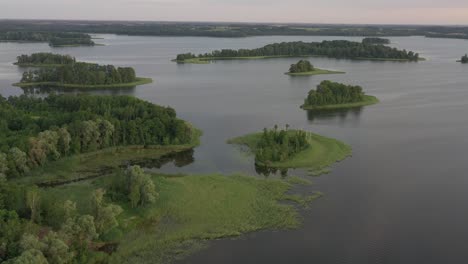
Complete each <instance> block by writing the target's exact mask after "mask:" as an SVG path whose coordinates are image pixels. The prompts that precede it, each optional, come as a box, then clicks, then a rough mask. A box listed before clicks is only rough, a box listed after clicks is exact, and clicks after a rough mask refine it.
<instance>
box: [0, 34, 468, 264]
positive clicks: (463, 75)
mask: <svg viewBox="0 0 468 264" xmlns="http://www.w3.org/2000/svg"><path fill="white" fill-rule="evenodd" d="M105 38H106V39H105V40H101V41H100V42H102V43H105V44H108V46H103V47H93V48H88V47H82V48H63V49H54V52H57V51H58V52H61V53H70V54H72V55H74V56H76V57H77V59H79V60H85V61H93V62H99V63H109V64H116V65H129V66H133V67H135V68H136V69H137V72H138V73H139V75H141V76H145V77H152V78H154V79H155V83H153V84H149V85H145V86H140V87H137V88H135V89H123V90H118V91H99V92H102V93H107V94H130V95H134V96H137V97H139V98H143V99H145V100H149V101H151V102H155V103H158V104H162V105H170V106H172V107H174V108H175V109H176V110H177V112H178V114H179V115H180V117H181V118H184V119H187V120H189V121H190V122H192V123H194V124H195V125H196V126H197V127H199V128H201V129H202V130H203V131H204V135H203V138H202V145H201V146H200V147H198V148H197V149H195V153H194V155H193V159H194V162H192V163H190V162H186V163H190V164H189V165H187V166H184V167H181V168H180V167H178V166H176V165H165V166H163V167H162V170H164V171H166V172H191V173H204V172H222V173H233V172H245V173H252V174H253V173H255V169H254V166H253V162H252V159H251V158H249V157H245V156H243V155H240V153H239V151H238V150H237V149H236V148H233V147H232V146H229V145H227V144H225V141H226V140H227V139H228V138H230V137H233V136H238V135H242V134H245V133H248V132H253V131H257V130H259V129H262V128H263V127H269V126H273V125H274V124H279V125H284V124H286V123H287V124H290V125H291V127H294V128H299V129H306V130H310V131H314V132H317V133H320V134H323V135H327V136H330V137H335V138H338V139H341V140H343V141H345V142H347V143H348V144H350V145H351V146H352V147H353V156H352V157H351V158H348V159H347V160H345V161H343V162H341V163H339V164H337V165H335V166H333V170H332V172H331V173H330V174H328V175H325V176H322V177H319V178H314V182H315V185H313V186H312V187H310V188H312V189H313V190H320V191H322V192H324V194H325V196H324V197H323V198H322V199H320V200H318V201H317V202H314V203H313V205H312V208H311V209H310V210H308V211H306V212H305V213H304V225H303V227H302V228H301V229H298V230H294V231H280V232H260V233H255V234H251V235H247V236H244V237H242V238H240V239H237V240H220V241H216V242H213V243H212V246H211V247H210V248H208V249H207V250H204V251H201V252H199V253H197V254H195V255H194V256H192V257H190V258H189V259H187V260H185V261H183V262H184V263H410V264H413V263H466V261H467V259H468V206H467V204H468V178H467V174H466V169H467V168H468V162H467V161H468V155H467V154H466V153H467V150H468V137H467V135H468V66H467V65H461V64H460V63H456V62H455V60H457V59H458V58H459V57H460V56H461V55H463V54H465V53H466V52H468V42H467V41H463V40H450V39H425V38H421V37H410V38H391V40H392V42H393V43H394V44H393V45H395V46H397V47H400V48H406V49H409V50H414V51H417V52H420V53H421V54H422V56H423V57H425V58H427V59H428V60H427V61H425V62H420V63H399V62H366V61H349V60H335V59H326V58H313V59H312V62H313V64H314V65H315V66H317V67H320V68H325V69H334V70H341V71H346V72H347V74H344V75H322V76H313V77H310V78H292V77H289V76H286V75H283V74H282V73H283V72H285V71H286V70H287V68H288V66H289V64H291V63H293V62H296V61H297V59H270V60H257V61H220V62H216V63H213V64H210V65H178V64H175V63H171V62H170V61H169V60H170V59H171V58H173V57H174V56H175V55H176V54H177V53H181V52H189V51H191V52H206V51H210V50H212V49H217V48H241V47H245V48H253V47H259V46H262V45H264V44H267V43H272V42H278V41H291V40H304V41H311V40H322V39H345V38H342V37H339V38H329V37H256V38H245V39H214V38H188V37H187V38H183V37H180V38H157V37H124V36H105ZM347 39H350V38H347ZM49 50H50V48H49V47H48V46H47V45H46V44H21V45H18V44H8V43H0V92H1V93H2V94H3V95H4V96H5V95H14V94H21V93H22V90H21V89H19V88H14V87H11V86H10V84H11V83H13V82H16V81H18V80H19V78H20V74H21V71H19V70H18V69H17V68H16V67H15V66H12V65H11V64H10V63H11V62H13V61H14V58H15V56H17V55H19V54H21V53H31V52H37V51H49ZM324 79H331V80H335V81H340V82H346V83H352V84H358V85H361V86H363V87H364V89H365V90H366V91H367V92H368V93H369V94H371V95H375V96H377V97H378V98H379V99H380V100H381V103H380V104H378V105H374V106H369V107H365V108H362V109H358V110H353V111H348V112H338V113H336V112H326V113H321V114H319V115H317V114H312V113H308V112H306V111H302V110H301V109H299V105H300V104H301V103H302V101H303V98H304V97H305V95H306V94H307V92H308V90H310V89H311V88H312V87H314V86H315V85H317V84H318V83H319V82H320V81H321V80H324ZM188 160H190V158H189V159H188ZM190 161H191V160H190Z"/></svg>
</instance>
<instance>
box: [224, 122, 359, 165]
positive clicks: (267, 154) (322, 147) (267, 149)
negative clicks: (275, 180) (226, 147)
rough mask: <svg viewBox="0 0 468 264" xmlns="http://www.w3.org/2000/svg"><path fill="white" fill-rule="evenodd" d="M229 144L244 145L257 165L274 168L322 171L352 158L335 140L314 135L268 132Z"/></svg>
mask: <svg viewBox="0 0 468 264" xmlns="http://www.w3.org/2000/svg"><path fill="white" fill-rule="evenodd" d="M228 143H229V144H236V145H243V146H247V147H248V148H249V149H250V152H251V153H252V154H254V155H255V164H256V165H257V166H265V167H271V168H283V169H288V168H307V169H310V170H311V171H321V170H324V169H326V168H327V167H328V166H330V165H332V164H333V163H335V162H337V161H340V160H343V159H344V158H346V157H347V156H348V155H350V154H351V147H349V146H348V145H346V144H344V143H343V142H340V141H338V140H335V139H331V138H326V137H323V136H320V135H317V134H314V133H310V132H306V131H301V130H291V129H289V126H286V128H285V129H279V128H278V127H277V126H275V127H274V128H273V129H267V128H265V129H264V130H263V132H260V133H253V134H248V135H245V136H241V137H237V138H233V139H230V140H229V141H228Z"/></svg>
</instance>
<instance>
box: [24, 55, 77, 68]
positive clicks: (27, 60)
mask: <svg viewBox="0 0 468 264" xmlns="http://www.w3.org/2000/svg"><path fill="white" fill-rule="evenodd" d="M16 59H17V61H16V64H18V65H21V64H26V65H28V64H30V65H31V64H34V65H47V64H49V65H51V64H52V65H58V64H73V63H75V62H76V59H75V58H74V57H72V56H70V55H62V54H53V53H47V52H40V53H34V54H31V55H25V54H23V55H20V56H18V57H16Z"/></svg>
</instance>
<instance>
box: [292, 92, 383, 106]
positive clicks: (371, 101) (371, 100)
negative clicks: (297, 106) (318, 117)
mask: <svg viewBox="0 0 468 264" xmlns="http://www.w3.org/2000/svg"><path fill="white" fill-rule="evenodd" d="M378 102H379V99H377V97H375V96H371V95H364V100H363V101H361V102H355V103H347V104H334V105H318V106H314V105H302V106H301V108H302V109H304V110H327V109H343V108H353V107H360V106H366V105H373V104H376V103H378Z"/></svg>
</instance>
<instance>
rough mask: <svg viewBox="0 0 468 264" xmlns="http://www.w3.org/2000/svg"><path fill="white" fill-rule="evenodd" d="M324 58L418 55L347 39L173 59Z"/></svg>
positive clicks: (393, 58) (403, 58) (401, 58)
mask: <svg viewBox="0 0 468 264" xmlns="http://www.w3.org/2000/svg"><path fill="white" fill-rule="evenodd" d="M311 56H323V57H329V58H337V59H356V60H383V61H387V60H388V61H418V60H422V58H420V57H419V54H418V53H415V52H413V51H406V50H398V49H396V48H392V47H388V46H384V45H370V44H364V43H361V42H353V41H347V40H332V41H322V42H302V41H296V42H282V43H274V44H268V45H266V46H264V47H261V48H257V49H239V50H232V49H223V50H215V51H213V52H210V53H205V54H199V55H195V54H192V53H184V54H178V55H177V57H176V58H175V59H174V60H173V61H175V62H179V63H207V62H209V61H213V60H238V59H266V58H281V57H311Z"/></svg>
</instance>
